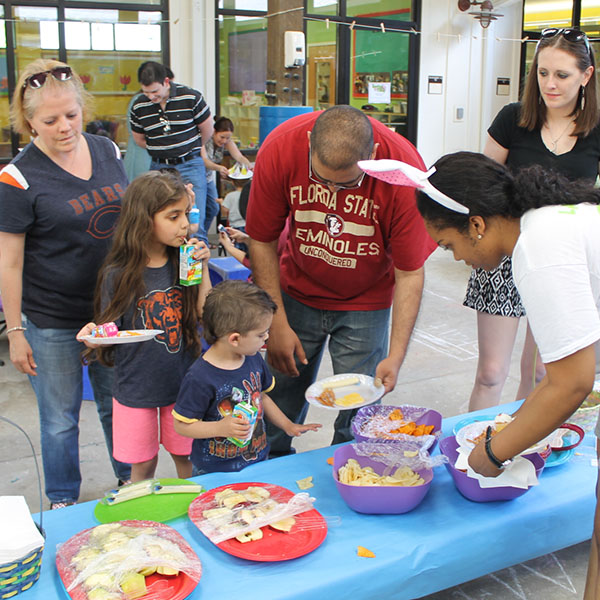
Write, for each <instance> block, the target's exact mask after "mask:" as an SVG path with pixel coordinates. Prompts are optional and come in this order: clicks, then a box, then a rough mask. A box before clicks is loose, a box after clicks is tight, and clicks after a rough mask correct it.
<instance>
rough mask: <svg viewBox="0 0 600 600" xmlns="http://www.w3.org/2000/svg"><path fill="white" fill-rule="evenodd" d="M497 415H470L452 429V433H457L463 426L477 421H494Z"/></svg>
mask: <svg viewBox="0 0 600 600" xmlns="http://www.w3.org/2000/svg"><path fill="white" fill-rule="evenodd" d="M495 418H496V415H495V414H494V415H470V416H468V417H465V418H464V419H463V420H462V421H459V422H458V423H457V424H456V425H455V426H454V429H453V430H452V433H453V434H454V435H456V434H457V433H458V432H459V431H460V430H461V429H462V428H463V427H466V426H467V425H470V424H471V423H475V422H477V421H493V420H494V419H495Z"/></svg>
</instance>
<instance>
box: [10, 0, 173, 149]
mask: <svg viewBox="0 0 600 600" xmlns="http://www.w3.org/2000/svg"><path fill="white" fill-rule="evenodd" d="M64 1H65V0H56V5H57V6H60V5H63V4H64ZM83 2H85V0H82V3H83ZM167 3H168V0H148V1H145V2H141V1H139V0H128V1H127V3H124V2H122V1H121V2H116V1H111V0H109V1H108V2H106V1H105V2H104V5H105V6H104V8H102V9H99V8H81V7H80V8H68V7H64V15H65V23H64V47H61V46H60V39H61V37H60V35H59V32H60V28H61V27H63V25H61V24H59V22H58V14H59V13H58V8H57V6H54V7H49V6H13V7H12V19H11V20H10V21H8V20H7V23H8V22H10V23H11V26H12V27H13V35H14V40H15V48H14V51H13V52H12V53H11V52H8V53H5V56H4V57H3V61H0V71H1V69H2V64H4V66H5V74H4V77H5V79H4V82H5V83H6V64H7V56H8V65H9V68H10V69H13V71H14V72H13V75H14V80H16V79H17V78H18V74H19V71H20V69H21V68H22V67H23V66H24V65H26V64H28V63H30V62H31V61H32V60H35V59H36V58H40V57H44V58H56V59H59V60H64V61H66V62H68V63H69V64H70V65H71V66H72V67H73V68H74V69H75V70H76V71H77V73H78V74H79V76H80V77H81V79H82V81H83V82H84V85H85V87H86V89H87V90H88V91H89V92H91V93H92V95H93V96H94V99H95V113H94V115H93V117H94V119H95V120H101V121H104V122H105V123H106V125H107V127H108V128H109V134H110V135H111V137H113V138H114V140H115V141H116V142H117V143H118V144H119V146H120V147H121V148H125V147H126V146H127V141H128V130H127V116H126V113H127V105H128V103H129V101H130V99H131V98H132V96H133V95H134V94H135V93H136V92H137V91H138V89H139V85H138V81H137V69H138V67H139V65H140V64H141V63H142V62H144V61H146V60H155V61H157V62H164V60H165V57H164V51H165V49H164V48H163V39H165V37H166V36H165V34H164V29H165V28H167V27H168V25H167V22H166V19H165V18H164V14H165V13H164V12H163V10H165V9H166V5H167ZM96 5H97V3H96ZM107 5H108V6H107ZM124 5H125V6H126V8H122V6H124ZM132 5H137V6H138V7H139V8H138V9H137V10H132ZM0 8H3V2H2V0H0ZM2 14H3V15H4V13H2ZM3 24H4V22H3ZM0 29H1V38H0V43H1V44H2V47H6V36H5V29H4V27H2V28H0ZM13 57H14V58H13ZM13 60H14V67H13V66H12V64H11V61H13ZM6 90H7V92H8V86H6ZM1 95H2V87H0V96H1ZM7 96H8V94H7ZM2 101H3V98H0V103H1V102H2ZM6 105H7V106H6V109H0V131H2V132H3V133H2V139H0V151H1V154H0V158H4V159H6V158H7V157H8V158H10V156H11V155H13V154H14V152H15V151H16V148H17V145H18V146H22V145H23V144H24V143H27V142H28V141H29V140H25V139H20V140H18V142H15V145H14V147H13V148H12V150H13V153H12V154H11V152H9V151H6V148H5V147H4V146H3V144H5V143H6V140H5V138H6V137H7V134H6V132H5V130H6V128H7V127H8V100H7V101H6ZM8 137H10V136H8Z"/></svg>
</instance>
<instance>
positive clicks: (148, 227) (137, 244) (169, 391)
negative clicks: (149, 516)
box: [77, 171, 210, 481]
mask: <svg viewBox="0 0 600 600" xmlns="http://www.w3.org/2000/svg"><path fill="white" fill-rule="evenodd" d="M189 210H190V196H189V194H188V191H187V189H186V186H185V184H184V182H183V180H182V179H181V177H180V176H179V175H177V176H175V175H173V174H171V173H168V172H167V173H166V172H160V171H149V172H148V173H144V174H143V175H140V176H139V177H137V178H136V179H134V180H133V182H132V183H130V184H129V187H128V188H127V191H126V193H125V197H124V198H123V207H122V211H121V216H120V218H119V222H118V225H117V229H116V231H115V234H114V238H113V245H112V248H111V250H110V252H109V254H108V256H107V258H106V261H105V262H104V265H103V266H102V268H101V270H100V274H99V278H98V287H97V290H96V298H95V311H94V313H95V315H97V318H96V321H97V322H98V323H107V322H110V321H113V322H115V323H116V325H117V326H118V327H119V329H161V330H163V333H160V334H158V335H157V336H156V337H154V338H153V339H152V340H148V341H145V342H141V343H135V344H118V345H112V346H97V345H95V344H93V343H89V342H87V341H86V342H85V343H86V346H88V347H89V348H93V349H95V353H96V355H97V357H98V358H99V359H100V360H101V361H102V362H103V363H105V364H108V365H111V364H114V365H115V383H114V389H113V395H114V398H113V436H114V450H113V454H114V456H115V457H119V459H118V460H122V461H124V462H128V463H132V468H131V480H132V481H142V480H144V479H149V478H151V477H153V476H154V473H155V470H156V464H157V461H158V449H159V443H162V444H163V446H164V447H165V448H166V450H167V451H168V452H170V454H171V456H172V458H173V461H174V462H175V466H176V469H177V475H178V477H181V478H187V477H190V476H191V474H192V465H191V463H190V461H189V454H190V452H191V440H189V439H187V438H185V437H182V436H180V435H178V434H177V433H176V432H175V430H174V428H173V417H172V414H171V411H172V409H173V405H174V402H175V398H176V397H177V392H178V391H179V386H180V384H181V380H182V379H183V376H184V375H185V372H186V370H187V369H188V367H189V366H190V365H191V364H192V363H193V361H194V359H195V358H196V357H197V356H199V354H200V338H199V335H198V323H199V315H200V314H201V311H202V307H203V305H204V299H205V298H206V294H207V293H208V290H209V289H210V277H208V271H207V269H208V259H209V257H210V251H209V250H208V248H207V247H206V244H204V243H203V242H201V241H199V240H195V239H194V240H190V242H189V243H191V244H193V245H194V246H196V248H197V251H196V257H197V258H199V259H202V261H203V269H204V273H205V274H206V276H205V277H203V279H202V283H201V284H200V285H196V286H189V287H187V286H181V285H179V246H181V245H182V244H183V243H185V242H186V240H187V237H188V227H189V223H188V218H187V215H188V212H189ZM95 326H96V324H95V323H88V324H87V325H86V326H85V327H84V328H83V329H82V330H81V331H80V332H79V333H78V334H77V337H78V338H81V336H85V335H90V334H91V333H92V330H93V329H94V327H95ZM86 353H88V354H91V353H90V352H89V351H86ZM159 422H160V434H159Z"/></svg>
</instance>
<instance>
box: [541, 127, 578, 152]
mask: <svg viewBox="0 0 600 600" xmlns="http://www.w3.org/2000/svg"><path fill="white" fill-rule="evenodd" d="M572 124H573V121H569V122H568V123H567V126H566V127H565V128H564V129H563V131H562V133H561V134H560V135H559V136H558V137H557V138H556V139H554V138H553V135H552V131H551V130H550V125H548V123H546V124H545V125H544V127H546V129H547V130H548V133H549V134H550V141H551V143H552V148H549V150H550V152H552V154H557V152H556V151H557V148H558V142H559V141H560V139H561V138H562V136H563V135H565V133H567V130H568V129H569V128H570V127H571V125H572Z"/></svg>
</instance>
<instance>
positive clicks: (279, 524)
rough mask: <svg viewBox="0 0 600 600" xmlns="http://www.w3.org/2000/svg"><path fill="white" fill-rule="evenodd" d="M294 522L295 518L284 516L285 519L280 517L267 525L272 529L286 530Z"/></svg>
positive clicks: (288, 529)
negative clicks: (279, 519)
mask: <svg viewBox="0 0 600 600" xmlns="http://www.w3.org/2000/svg"><path fill="white" fill-rule="evenodd" d="M295 523H296V519H294V517H286V518H285V519H281V521H275V523H269V525H270V526H271V527H272V528H273V529H277V530H278V531H285V532H288V531H290V529H291V528H292V527H293V526H294V524H295Z"/></svg>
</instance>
